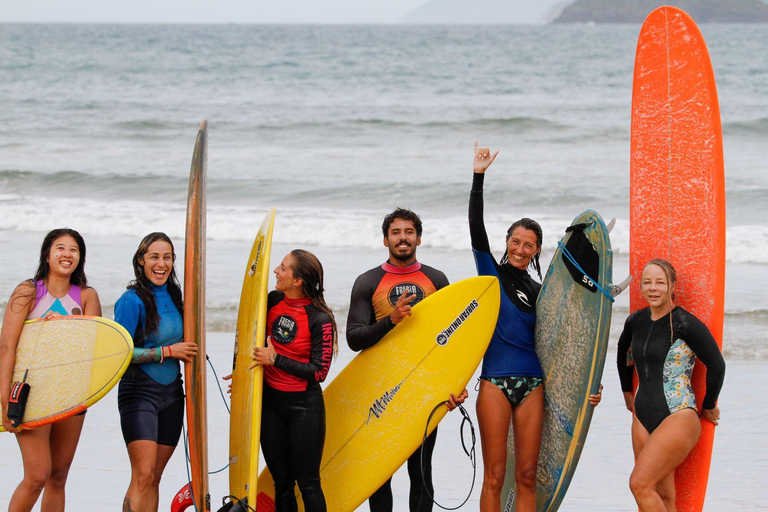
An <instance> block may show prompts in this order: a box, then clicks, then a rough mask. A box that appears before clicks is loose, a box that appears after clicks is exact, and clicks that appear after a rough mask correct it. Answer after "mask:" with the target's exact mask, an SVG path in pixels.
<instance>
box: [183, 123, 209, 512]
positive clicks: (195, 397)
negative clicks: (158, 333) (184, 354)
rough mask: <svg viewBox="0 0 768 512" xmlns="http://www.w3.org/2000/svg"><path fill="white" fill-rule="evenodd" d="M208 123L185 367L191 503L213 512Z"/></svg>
mask: <svg viewBox="0 0 768 512" xmlns="http://www.w3.org/2000/svg"><path fill="white" fill-rule="evenodd" d="M207 151H208V121H203V122H202V124H201V125H200V131H198V133H197V140H196V141H195V149H194V153H193V154H192V167H191V169H190V172H189V196H188V197H187V231H186V237H185V242H186V243H185V249H184V340H185V341H194V342H195V343H197V349H198V352H197V356H195V357H194V358H193V359H192V362H191V363H186V364H185V365H184V381H185V382H184V384H185V387H186V394H187V427H188V434H189V464H190V470H191V473H192V482H191V488H192V495H191V498H192V504H193V506H194V507H195V510H196V511H198V512H208V511H209V510H211V497H210V493H209V490H208V416H207V408H206V403H207V402H206V382H205V379H206V371H205V227H206V223H205V213H206V207H205V203H206V201H205V188H206V171H207V168H208V155H207Z"/></svg>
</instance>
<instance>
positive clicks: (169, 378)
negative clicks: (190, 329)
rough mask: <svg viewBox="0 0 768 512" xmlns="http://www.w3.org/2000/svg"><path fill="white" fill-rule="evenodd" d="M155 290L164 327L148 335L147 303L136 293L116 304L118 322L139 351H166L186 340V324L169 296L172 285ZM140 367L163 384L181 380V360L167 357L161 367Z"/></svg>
mask: <svg viewBox="0 0 768 512" xmlns="http://www.w3.org/2000/svg"><path fill="white" fill-rule="evenodd" d="M151 286H152V293H154V294H155V303H156V304H157V312H158V313H159V314H160V324H159V325H158V326H157V331H155V332H153V333H150V334H149V335H146V333H145V332H144V331H145V327H146V321H147V314H146V309H145V308H144V303H143V302H142V301H141V299H140V298H139V296H138V294H137V293H136V291H134V290H126V291H125V293H123V295H122V296H121V297H120V298H119V299H117V302H116V303H115V322H117V323H119V324H120V325H122V326H123V327H125V330H126V331H128V332H129V333H130V334H131V336H133V342H134V345H135V346H136V347H141V348H155V347H165V346H168V345H173V344H174V343H179V342H180V341H181V340H182V338H183V337H184V322H183V321H182V318H181V313H179V310H178V309H177V308H176V304H174V303H173V299H172V298H171V295H170V294H169V293H168V285H167V284H164V285H163V286H155V285H151ZM139 367H140V368H141V369H142V370H143V371H144V372H145V373H146V374H147V375H149V376H150V377H151V378H152V380H154V381H155V382H158V383H160V384H165V385H167V384H170V383H171V382H173V381H174V380H176V379H177V378H179V376H180V374H181V372H180V371H179V360H178V359H176V358H172V357H167V358H165V360H164V361H163V362H162V363H160V362H159V361H156V362H153V363H143V364H141V365H139Z"/></svg>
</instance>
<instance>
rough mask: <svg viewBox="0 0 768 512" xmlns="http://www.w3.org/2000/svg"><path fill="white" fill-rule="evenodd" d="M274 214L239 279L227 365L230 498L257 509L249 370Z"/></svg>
mask: <svg viewBox="0 0 768 512" xmlns="http://www.w3.org/2000/svg"><path fill="white" fill-rule="evenodd" d="M274 225H275V209H274V208H272V210H270V211H269V213H267V215H266V217H264V221H263V222H262V223H261V227H260V228H259V231H258V234H257V235H256V240H254V242H253V247H252V248H251V254H250V255H249V256H248V264H247V265H246V268H245V277H244V278H243V290H242V292H241V294H240V308H239V310H238V313H237V330H236V331H235V350H234V360H233V362H232V398H231V400H232V412H231V414H230V417H229V494H230V495H232V496H234V497H235V498H237V499H244V498H247V500H248V501H247V502H248V503H256V489H257V487H256V480H257V478H258V475H259V439H260V434H261V394H262V377H263V369H262V367H261V366H257V367H256V368H254V369H253V370H249V369H248V368H249V367H250V366H251V364H252V361H251V354H252V353H253V348H254V347H263V346H264V337H265V334H266V329H265V324H266V321H267V292H268V291H269V290H268V285H269V255H270V251H271V248H272V231H273V229H274Z"/></svg>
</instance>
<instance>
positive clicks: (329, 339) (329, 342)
mask: <svg viewBox="0 0 768 512" xmlns="http://www.w3.org/2000/svg"><path fill="white" fill-rule="evenodd" d="M331 358H333V324H330V323H328V324H323V365H322V366H321V368H320V369H319V370H317V371H316V372H315V380H316V381H317V382H323V381H324V380H325V378H326V377H327V376H328V370H330V368H331Z"/></svg>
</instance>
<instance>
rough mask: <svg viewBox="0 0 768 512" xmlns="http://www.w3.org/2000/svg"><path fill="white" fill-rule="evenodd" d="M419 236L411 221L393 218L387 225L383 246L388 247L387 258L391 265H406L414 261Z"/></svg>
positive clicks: (419, 243) (419, 240)
mask: <svg viewBox="0 0 768 512" xmlns="http://www.w3.org/2000/svg"><path fill="white" fill-rule="evenodd" d="M419 245H421V237H420V236H419V235H418V234H417V233H416V226H414V225H413V221H411V220H405V219H395V220H394V221H392V224H390V225H389V229H388V230H387V236H386V238H384V247H386V248H388V249H389V256H390V258H389V260H390V263H392V264H393V265H398V266H407V265H410V264H411V263H413V262H414V261H416V247H418V246H419Z"/></svg>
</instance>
